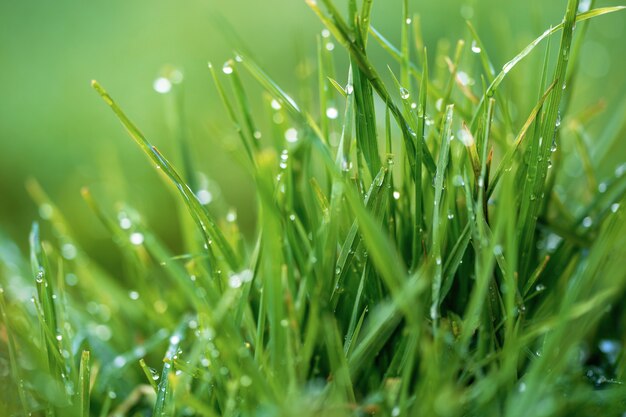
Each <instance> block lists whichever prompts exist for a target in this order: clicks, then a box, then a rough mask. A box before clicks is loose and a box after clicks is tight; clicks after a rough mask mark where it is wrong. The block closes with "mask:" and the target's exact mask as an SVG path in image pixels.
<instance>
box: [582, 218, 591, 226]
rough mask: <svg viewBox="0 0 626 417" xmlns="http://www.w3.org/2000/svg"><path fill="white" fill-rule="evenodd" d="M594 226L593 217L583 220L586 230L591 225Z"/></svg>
mask: <svg viewBox="0 0 626 417" xmlns="http://www.w3.org/2000/svg"><path fill="white" fill-rule="evenodd" d="M592 224H593V220H592V219H591V217H589V216H587V217H585V218H584V219H583V227H584V228H589V227H591V225H592Z"/></svg>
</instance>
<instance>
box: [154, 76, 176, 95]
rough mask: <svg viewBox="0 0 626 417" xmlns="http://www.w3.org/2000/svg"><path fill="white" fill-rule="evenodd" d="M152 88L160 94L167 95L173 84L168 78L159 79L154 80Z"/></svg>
mask: <svg viewBox="0 0 626 417" xmlns="http://www.w3.org/2000/svg"><path fill="white" fill-rule="evenodd" d="M152 88H154V91H156V92H157V93H159V94H167V93H169V92H170V91H171V90H172V82H171V81H170V80H169V79H167V78H166V77H159V78H157V79H156V80H154V83H153V84H152Z"/></svg>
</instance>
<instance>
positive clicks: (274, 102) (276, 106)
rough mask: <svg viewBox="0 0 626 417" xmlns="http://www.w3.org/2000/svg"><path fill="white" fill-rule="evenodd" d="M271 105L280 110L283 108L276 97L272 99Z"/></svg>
mask: <svg viewBox="0 0 626 417" xmlns="http://www.w3.org/2000/svg"><path fill="white" fill-rule="evenodd" d="M270 105H271V106H272V108H273V109H274V110H280V109H281V108H282V106H281V105H280V103H279V102H278V100H275V99H272V101H271V102H270Z"/></svg>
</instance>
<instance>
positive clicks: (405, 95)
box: [400, 87, 411, 100]
mask: <svg viewBox="0 0 626 417" xmlns="http://www.w3.org/2000/svg"><path fill="white" fill-rule="evenodd" d="M409 97H411V93H409V90H407V89H406V88H404V87H400V98H402V100H408V99H409Z"/></svg>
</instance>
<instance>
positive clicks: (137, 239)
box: [130, 232, 144, 246]
mask: <svg viewBox="0 0 626 417" xmlns="http://www.w3.org/2000/svg"><path fill="white" fill-rule="evenodd" d="M143 241H144V237H143V234H141V233H139V232H134V233H131V234H130V243H132V244H133V245H137V246H139V245H141V244H142V243H143Z"/></svg>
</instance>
